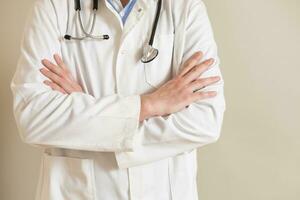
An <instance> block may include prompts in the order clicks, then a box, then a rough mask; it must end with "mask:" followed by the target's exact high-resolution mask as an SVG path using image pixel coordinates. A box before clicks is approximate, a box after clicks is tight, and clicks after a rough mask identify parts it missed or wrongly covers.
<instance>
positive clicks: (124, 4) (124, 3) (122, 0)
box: [121, 0, 129, 7]
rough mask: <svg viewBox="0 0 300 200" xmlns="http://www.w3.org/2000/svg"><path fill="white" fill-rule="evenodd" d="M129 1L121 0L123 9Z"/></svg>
mask: <svg viewBox="0 0 300 200" xmlns="http://www.w3.org/2000/svg"><path fill="white" fill-rule="evenodd" d="M128 2H129V0H121V3H122V5H123V7H125V6H126V5H127V4H128Z"/></svg>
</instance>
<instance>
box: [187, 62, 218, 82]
mask: <svg viewBox="0 0 300 200" xmlns="http://www.w3.org/2000/svg"><path fill="white" fill-rule="evenodd" d="M213 63H214V59H213V58H211V59H208V60H205V61H204V62H202V63H200V64H199V65H196V66H195V67H194V68H193V69H191V70H190V71H189V72H188V73H186V74H185V76H184V81H185V83H186V84H188V83H190V82H192V81H194V80H196V79H198V78H199V76H201V74H203V72H205V71H206V70H208V69H209V68H210V66H211V65H212V64H213Z"/></svg>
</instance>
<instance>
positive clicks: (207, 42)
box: [115, 0, 225, 168]
mask: <svg viewBox="0 0 300 200" xmlns="http://www.w3.org/2000/svg"><path fill="white" fill-rule="evenodd" d="M194 2H195V4H193V5H192V6H191V8H190V11H189V12H188V17H187V20H186V22H185V33H184V36H183V38H182V39H183V40H182V43H181V45H182V49H183V51H182V53H177V54H176V55H179V54H181V58H182V59H181V61H182V63H184V61H186V60H187V59H188V58H189V57H190V56H191V55H192V54H194V53H195V52H196V51H202V52H203V53H204V59H208V58H211V57H212V58H214V59H215V60H216V62H215V63H214V65H213V66H212V67H211V68H210V70H208V71H207V72H205V73H204V74H203V75H202V77H209V76H221V81H220V82H218V83H217V84H214V85H212V86H208V87H206V89H205V91H217V92H218V95H217V96H216V97H215V98H212V99H206V100H200V101H197V102H194V103H192V104H191V105H189V107H188V108H186V109H183V110H182V111H180V112H177V113H174V114H171V115H169V116H167V117H154V118H150V119H148V120H146V121H144V123H142V124H140V126H139V134H138V135H139V146H138V147H137V148H136V149H135V151H134V152H116V153H115V154H116V160H117V162H118V165H119V167H120V168H126V167H133V166H137V165H141V164H147V163H150V162H154V161H158V160H161V159H164V158H167V157H172V156H176V155H178V154H181V153H183V152H187V151H191V150H194V149H196V148H199V147H201V146H204V145H206V144H209V143H213V142H215V141H217V140H218V138H219V136H220V132H221V126H222V121H223V113H224V111H225V100H224V94H223V86H224V81H223V77H222V75H221V71H220V68H219V58H218V55H217V46H216V43H215V40H214V36H213V31H212V28H211V25H210V21H209V18H208V15H207V12H206V7H205V5H204V4H203V2H202V1H201V0H195V1H194ZM177 42H178V41H177ZM179 42H180V41H179ZM181 45H178V46H181ZM179 52H180V50H179ZM180 66H182V65H180ZM177 72H178V69H177ZM203 91H204V90H203Z"/></svg>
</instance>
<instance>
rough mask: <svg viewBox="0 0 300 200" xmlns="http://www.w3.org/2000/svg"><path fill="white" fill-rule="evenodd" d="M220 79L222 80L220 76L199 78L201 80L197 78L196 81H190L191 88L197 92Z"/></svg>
mask: <svg viewBox="0 0 300 200" xmlns="http://www.w3.org/2000/svg"><path fill="white" fill-rule="evenodd" d="M220 80H221V77H220V76H213V77H209V78H203V79H199V80H196V81H194V82H192V83H190V89H191V91H193V92H196V91H198V90H201V89H203V88H205V87H207V86H210V85H213V84H215V83H217V82H218V81H220Z"/></svg>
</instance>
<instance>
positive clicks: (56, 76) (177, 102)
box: [40, 52, 221, 122]
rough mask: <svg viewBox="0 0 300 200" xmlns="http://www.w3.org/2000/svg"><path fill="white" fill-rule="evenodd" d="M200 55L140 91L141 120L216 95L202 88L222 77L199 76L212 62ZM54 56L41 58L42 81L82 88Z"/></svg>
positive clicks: (54, 86)
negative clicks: (156, 84) (154, 85)
mask: <svg viewBox="0 0 300 200" xmlns="http://www.w3.org/2000/svg"><path fill="white" fill-rule="evenodd" d="M202 57H203V53H202V52H196V53H195V54H194V55H193V56H191V57H190V58H189V59H188V60H187V61H186V62H185V63H184V66H183V68H182V70H181V71H180V72H179V73H178V75H176V76H175V77H174V78H173V79H171V80H169V81H168V82H166V83H165V84H163V85H162V86H161V87H160V88H158V89H157V90H155V91H154V92H152V93H149V94H143V95H141V112H140V119H139V120H140V122H142V121H144V120H145V119H149V118H151V117H155V116H165V115H169V114H172V113H176V112H178V111H180V110H182V109H184V108H185V107H187V106H188V105H190V104H191V103H193V102H195V101H199V100H204V99H208V98H213V97H215V96H216V95H217V92H215V91H201V89H202V88H204V87H206V86H209V85H212V84H215V83H217V82H218V81H220V80H221V77H219V76H214V77H208V78H201V75H202V74H203V73H204V72H205V71H207V70H208V69H209V68H210V66H212V64H213V63H214V60H213V59H212V58H211V59H208V60H205V61H204V62H202V63H200V64H198V63H199V62H200V60H201V58H202ZM54 60H55V62H56V64H54V63H52V62H51V61H49V60H47V59H43V60H42V64H43V66H44V67H43V68H41V69H40V72H41V73H42V74H43V75H44V76H46V77H47V78H48V79H49V80H45V81H44V84H46V85H48V86H49V87H51V88H52V90H56V91H59V92H61V93H63V94H71V93H72V92H83V90H82V88H81V86H80V85H79V84H78V83H77V82H76V80H75V79H74V78H73V76H72V74H71V72H70V71H69V69H68V68H67V66H66V65H65V63H64V62H63V60H62V59H61V57H60V56H59V55H58V54H55V55H54ZM199 76H200V78H199ZM196 90H197V92H195V91H196Z"/></svg>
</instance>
